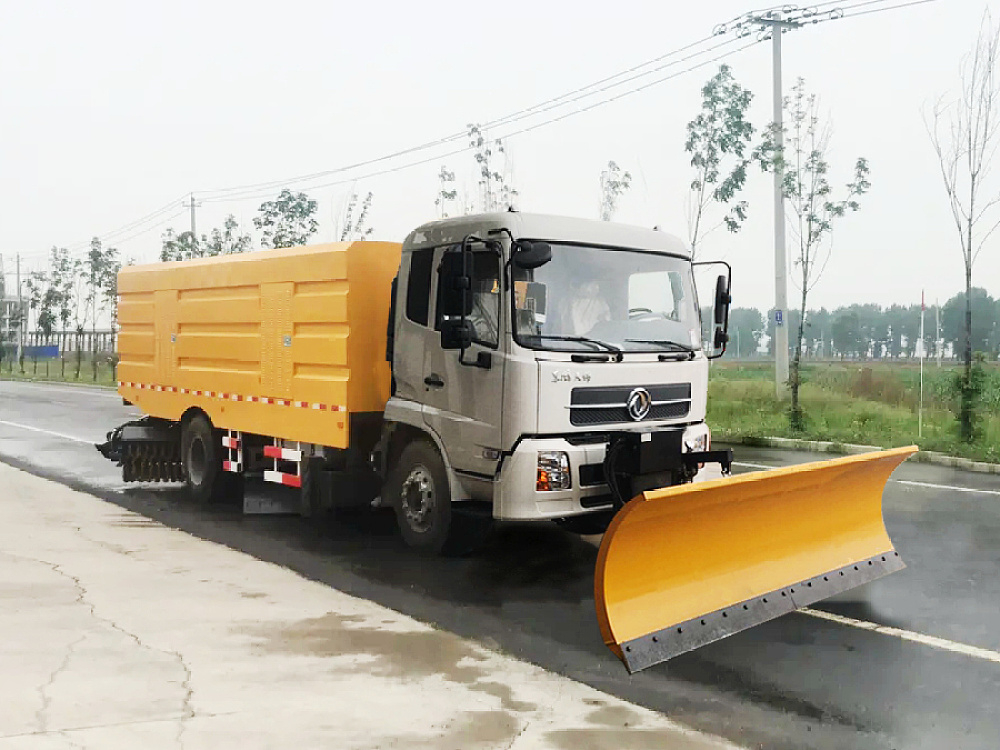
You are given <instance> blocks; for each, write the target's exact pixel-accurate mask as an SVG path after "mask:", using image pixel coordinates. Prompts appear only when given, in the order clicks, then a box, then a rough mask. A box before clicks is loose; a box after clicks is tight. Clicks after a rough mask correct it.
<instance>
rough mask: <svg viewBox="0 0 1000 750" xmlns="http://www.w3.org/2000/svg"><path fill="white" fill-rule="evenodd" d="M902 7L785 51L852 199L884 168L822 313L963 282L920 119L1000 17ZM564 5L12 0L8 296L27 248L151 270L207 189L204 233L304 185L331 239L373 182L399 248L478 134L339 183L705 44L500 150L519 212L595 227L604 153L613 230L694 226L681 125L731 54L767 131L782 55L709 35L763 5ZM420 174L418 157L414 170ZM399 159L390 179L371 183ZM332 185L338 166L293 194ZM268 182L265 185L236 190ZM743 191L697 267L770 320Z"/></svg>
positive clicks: (985, 259)
mask: <svg viewBox="0 0 1000 750" xmlns="http://www.w3.org/2000/svg"><path fill="white" fill-rule="evenodd" d="M907 1H908V0H872V2H869V3H867V4H866V5H865V6H864V8H861V7H860V6H859V7H858V8H857V9H856V10H861V9H864V10H879V11H880V12H875V13H869V14H867V15H861V16H858V17H856V18H842V19H839V20H832V21H828V22H824V23H821V24H816V25H808V26H804V27H802V28H800V29H797V30H794V31H792V32H790V33H787V34H785V35H784V36H783V37H782V47H783V53H784V54H783V77H784V84H785V91H786V93H787V91H788V89H789V88H790V87H791V85H792V84H793V83H794V81H795V79H796V78H797V77H800V76H801V77H803V78H804V79H805V80H806V83H807V86H808V88H809V90H810V91H812V92H815V93H816V94H818V95H819V97H820V101H821V109H822V112H823V114H824V116H825V117H826V118H828V119H829V120H830V121H831V123H832V128H833V131H832V132H833V135H832V140H831V143H830V148H829V152H828V157H829V161H830V165H831V174H830V177H831V182H832V183H833V184H834V185H835V186H837V187H839V186H841V185H843V184H846V182H847V181H848V180H849V179H850V176H851V174H850V171H851V167H852V165H853V164H854V161H855V159H856V158H857V157H859V156H864V157H865V158H867V159H868V161H869V163H870V167H871V176H870V179H871V184H872V187H871V190H870V192H869V193H868V194H867V195H865V196H864V197H863V199H862V207H861V210H860V211H859V212H858V213H856V214H851V215H848V216H847V217H845V218H844V219H843V220H842V221H839V222H837V224H836V226H835V229H834V233H833V244H832V254H831V257H830V260H829V262H828V264H827V265H826V267H825V270H824V272H823V275H822V276H821V277H820V279H819V280H818V282H817V283H816V285H815V287H814V288H813V289H812V290H811V291H810V293H809V307H810V308H813V307H820V306H825V307H827V308H830V309H832V308H836V307H839V306H842V305H848V304H852V303H871V302H876V303H879V304H882V305H889V304H893V303H899V304H914V303H919V301H920V295H921V291H922V290H924V291H925V294H926V298H927V301H928V304H931V303H933V302H934V301H935V300H939V301H940V302H941V303H944V301H946V300H947V299H948V298H950V297H951V296H953V295H954V294H956V293H958V292H959V291H961V290H962V289H963V286H964V272H963V266H962V260H961V253H960V246H959V244H958V239H957V233H956V230H955V227H954V224H953V220H952V218H951V214H950V211H949V208H948V204H947V201H946V197H945V193H944V188H943V186H942V182H941V176H940V171H939V167H938V163H937V161H936V157H935V154H934V152H933V149H932V147H931V143H930V140H929V138H928V135H927V131H926V128H925V124H924V120H923V116H922V112H925V111H926V110H927V108H929V107H930V106H932V105H933V103H934V102H935V101H937V100H938V98H939V97H941V96H948V95H954V94H956V93H957V90H958V87H959V82H960V79H959V68H960V63H961V61H962V58H963V55H965V54H967V52H968V51H969V50H970V48H971V47H972V45H973V43H974V41H975V38H976V34H977V31H978V28H979V24H980V19H981V18H982V15H983V13H984V11H985V10H986V9H987V5H986V4H985V3H983V2H981V1H980V0H936V2H927V3H924V4H920V5H913V6H911V7H905V8H899V9H895V10H884V9H885V8H888V7H889V6H892V5H899V4H902V3H904V2H907ZM861 2H864V0H845V2H843V3H828V2H823V3H818V4H817V5H820V6H822V8H823V9H834V8H846V9H850V8H851V6H855V5H857V4H858V3H861ZM566 7H569V6H568V4H566V3H556V2H546V0H532V1H531V2H528V1H526V0H509V2H505V3H503V4H501V5H497V4H492V3H491V4H487V3H467V2H461V3H460V2H453V1H452V0H438V2H435V3H429V4H428V3H410V2H405V3H404V2H399V1H396V2H377V1H376V0H371V1H370V2H367V3H350V4H348V3H343V2H334V3H331V2H319V1H316V0H313V1H308V2H307V1H304V0H300V1H296V0H286V1H285V2H283V3H281V4H276V3H273V2H267V3H265V2H256V1H255V0H245V1H243V2H222V1H214V0H198V1H197V2H192V1H190V0H172V2H170V3H165V2H143V3H137V2H134V0H127V1H113V0H86V2H79V0H76V1H75V2H70V1H68V0H39V1H38V2H31V3H14V2H8V3H3V4H2V6H0V113H2V114H0V169H2V175H3V178H2V179H0V220H2V226H3V228H4V231H3V233H2V236H0V255H2V259H3V264H4V265H3V270H4V272H5V274H7V288H8V290H10V289H11V288H12V286H13V277H12V272H13V270H14V257H15V254H16V253H21V254H22V256H23V258H24V260H23V261H22V272H23V273H27V272H29V271H32V270H39V269H43V268H44V267H45V264H46V263H45V261H46V255H47V252H48V249H49V248H51V247H53V246H60V247H69V248H70V249H71V250H73V251H74V252H77V253H81V252H83V250H84V249H85V248H86V245H87V243H88V242H89V239H90V238H91V237H93V236H101V237H104V238H105V239H106V241H107V242H108V243H109V244H112V245H114V246H116V247H118V248H119V249H120V251H121V253H122V255H123V256H125V257H128V258H133V259H135V260H136V261H138V262H145V261H152V260H155V259H156V257H157V255H158V253H159V250H160V242H161V234H162V232H163V231H164V230H165V229H166V228H167V227H172V228H174V229H175V230H177V231H184V230H186V229H188V228H189V221H190V218H189V212H188V211H187V209H185V208H184V207H183V206H182V202H183V201H185V200H186V199H187V198H188V196H189V195H190V194H192V193H193V194H194V196H195V199H196V202H197V203H198V206H197V211H196V220H197V229H198V232H199V233H202V232H207V231H208V230H209V229H211V228H212V227H215V226H221V225H222V222H223V220H224V219H225V217H226V215H227V214H230V213H231V214H233V215H234V216H235V218H236V219H237V221H239V222H241V224H242V225H243V226H244V227H245V228H246V229H247V230H252V219H253V216H254V215H255V213H256V210H257V207H258V206H259V205H260V203H261V202H262V201H264V200H268V199H271V198H273V197H275V196H276V195H277V193H278V192H279V191H280V189H281V188H282V187H284V186H287V187H290V188H292V189H294V190H305V191H306V192H307V193H308V194H309V195H310V197H312V198H314V199H316V200H317V201H318V202H319V212H318V217H319V219H320V221H321V227H320V232H319V234H318V235H317V236H316V238H315V239H316V241H330V240H332V239H334V238H335V236H336V233H337V225H338V220H339V219H341V218H342V216H343V211H344V206H345V205H346V202H347V199H348V196H349V195H350V194H351V192H352V191H353V192H357V193H359V194H361V195H364V194H366V193H368V192H369V191H370V192H372V193H373V204H372V211H371V226H372V227H373V228H374V233H373V235H372V237H373V238H375V239H384V240H392V241H401V240H402V239H403V238H404V237H405V235H406V234H407V232H408V231H409V230H410V229H412V228H414V227H416V226H418V225H420V224H422V223H423V222H425V221H429V220H432V219H434V218H437V216H438V208H437V207H436V206H435V203H434V201H435V197H436V195H437V192H438V189H439V184H438V181H437V173H438V171H439V170H440V169H441V167H442V166H446V167H447V168H448V169H450V170H453V171H454V172H455V173H456V175H457V179H458V185H457V186H458V189H459V190H460V191H461V192H463V193H465V194H468V195H470V196H472V195H474V194H475V193H476V179H475V171H474V170H475V164H474V160H473V157H472V153H471V151H468V150H464V151H462V152H461V153H450V152H455V151H460V150H462V149H463V148H464V147H465V146H466V145H467V139H466V138H465V137H464V136H462V137H458V138H457V139H456V140H453V141H448V142H445V143H442V144H440V145H438V146H436V147H434V148H431V149H426V150H422V151H417V152H414V153H412V154H409V155H406V156H404V157H399V158H396V159H388V160H384V161H380V162H377V163H375V164H373V165H370V166H368V167H366V168H361V169H355V170H348V171H340V172H334V170H338V169H340V168H343V167H345V166H349V165H351V164H355V163H357V162H363V161H368V160H373V159H378V158H380V157H383V156H386V155H389V154H392V153H394V152H397V151H400V150H404V149H408V148H410V147H413V146H418V145H421V144H425V143H428V142H434V141H437V140H440V139H444V138H446V137H448V136H457V135H458V134H461V133H462V132H463V131H464V130H465V129H466V128H467V125H468V124H469V123H473V122H477V123H487V122H490V121H491V120H496V119H499V118H504V117H506V116H508V115H511V114H512V113H517V112H520V111H522V110H524V109H525V108H529V107H533V106H535V105H537V104H539V103H540V102H545V101H547V100H550V99H552V98H554V97H559V96H561V95H563V94H566V93H567V92H570V91H573V90H576V89H579V88H580V87H584V86H588V85H589V84H592V83H594V82H596V81H600V80H602V79H605V78H607V77H609V76H612V75H614V74H616V73H619V72H621V71H624V70H628V69H630V68H633V67H635V66H639V65H641V64H643V63H645V62H647V61H650V60H653V59H655V58H660V57H661V56H664V55H668V54H670V53H672V52H674V51H676V50H678V49H680V48H683V47H686V46H687V45H691V44H693V43H698V42H701V45H700V46H695V47H693V48H691V49H690V50H688V51H687V52H683V53H681V54H679V55H674V56H673V57H667V58H664V59H663V60H661V61H660V62H659V63H656V65H664V64H665V63H672V66H671V67H666V68H663V69H662V70H660V71H659V72H657V73H654V74H651V75H647V76H644V77H641V78H637V79H636V80H634V81H632V82H630V83H627V84H625V85H622V86H619V87H614V88H608V89H607V90H606V91H603V92H600V93H597V94H596V95H593V96H590V97H587V98H582V99H580V100H579V101H576V102H573V103H571V104H569V105H568V106H563V107H559V108H552V109H550V110H547V111H544V112H541V113H536V114H535V115H534V116H533V117H527V118H523V119H521V120H517V121H514V122H508V123H507V124H506V125H499V126H495V127H493V128H491V129H489V131H488V134H489V136H490V137H491V138H502V137H505V136H506V137H507V138H506V156H507V158H508V169H509V172H510V175H511V178H512V184H513V186H514V187H515V188H516V189H517V190H518V193H519V194H518V196H517V198H516V199H515V205H516V206H517V207H518V209H520V210H523V211H533V212H544V213H556V214H565V215H570V216H581V217H587V218H597V217H598V211H599V201H600V189H599V180H600V173H601V171H602V169H603V168H604V167H605V166H606V165H607V163H608V161H609V160H614V161H616V162H617V163H618V164H619V165H620V166H621V167H622V169H624V170H628V171H629V172H630V173H631V175H632V178H633V179H632V186H631V188H630V190H629V191H628V192H627V193H626V194H625V195H624V197H623V198H622V200H621V203H620V206H619V209H618V212H617V214H616V215H615V220H616V221H621V222H626V223H631V224H637V225H641V226H654V225H658V226H660V227H661V228H662V229H664V230H666V231H670V232H673V233H675V234H677V235H679V236H681V237H686V236H687V232H688V229H687V219H686V215H687V210H686V195H687V192H688V186H689V185H690V181H691V179H692V177H693V171H692V168H691V167H690V164H689V161H690V157H689V155H688V154H686V153H685V151H684V141H685V126H686V123H687V122H688V121H689V120H691V119H692V118H693V117H694V116H695V115H696V114H697V113H698V109H699V107H700V89H701V86H702V85H703V84H704V83H705V81H707V80H708V79H709V78H710V77H711V76H712V75H713V74H714V73H715V72H716V71H717V70H718V65H719V64H720V62H723V61H724V62H725V63H727V64H728V65H730V66H731V68H732V70H733V73H734V75H735V77H736V78H737V80H738V81H739V82H740V83H741V84H742V85H743V86H745V87H746V88H748V89H750V90H751V91H752V92H753V93H754V100H753V104H752V107H751V117H752V119H753V122H754V123H755V125H756V126H757V127H758V129H761V128H765V127H766V126H767V123H768V122H769V121H770V119H771V106H772V95H771V85H772V78H771V62H772V61H771V44H770V43H769V42H763V43H757V44H750V45H749V47H748V48H746V49H743V47H744V46H746V45H748V44H749V43H750V42H754V41H756V39H757V37H756V35H752V36H750V37H748V38H746V39H742V40H739V39H736V38H735V36H734V35H733V34H731V33H730V34H728V35H724V36H720V37H715V38H709V37H710V36H711V34H712V32H713V30H714V29H715V28H716V27H717V25H718V24H720V23H722V22H726V21H729V20H730V19H733V18H734V17H737V16H740V15H742V14H745V13H747V12H748V11H752V10H754V9H755V8H759V7H763V6H754V5H750V4H748V3H746V2H733V1H731V0H716V1H715V2H711V3H707V2H706V3H690V2H675V1H674V0H661V1H660V2H657V3H653V2H639V1H637V0H619V1H618V2H616V3H613V4H607V3H601V4H597V3H594V2H584V3H577V4H574V5H573V6H572V7H573V10H572V11H569V12H568V11H566V10H565V8H566ZM993 10H994V12H996V10H997V8H993ZM848 12H849V11H848ZM996 15H998V16H1000V13H996ZM724 42H725V43H726V44H724V45H723V46H721V47H719V48H717V49H715V50H714V51H712V52H709V53H707V54H702V55H700V56H697V57H690V58H689V59H687V60H681V59H680V58H683V57H685V56H688V55H692V54H693V53H695V52H699V51H704V50H706V49H707V48H708V47H711V46H713V45H718V44H721V43H724ZM726 53H732V54H730V55H729V56H728V57H726V58H725V59H724V60H713V58H716V57H718V56H719V55H722V54H726ZM698 65H701V67H694V66H698ZM690 68H694V69H690ZM689 69H690V70H689ZM647 70H649V67H645V68H640V69H638V70H637V71H636V72H637V73H639V72H643V71H647ZM632 75H635V73H633V74H632ZM667 76H673V77H672V78H670V79H669V80H661V81H660V82H659V83H653V82H654V81H657V80H660V79H664V78H666V77H667ZM615 80H620V79H615ZM647 84H650V85H647ZM605 85H606V86H607V84H605ZM639 86H645V88H643V89H642V90H640V91H635V92H634V93H629V94H627V95H623V96H619V97H618V98H616V99H615V100H614V101H609V102H607V103H605V104H603V105H601V106H596V107H592V108H591V109H589V110H587V111H584V112H579V111H578V110H580V109H581V108H582V107H585V106H588V105H592V104H594V103H596V102H599V101H603V100H606V99H609V98H610V97H612V96H615V95H617V94H622V93H623V92H626V91H632V90H634V89H636V88H637V87H639ZM557 117H558V118H561V119H558V120H557V121H554V122H549V123H547V124H545V121H547V120H552V119H553V118H557ZM535 126H537V127H535ZM526 127H531V129H530V130H529V131H528V132H521V133H515V132H514V131H518V130H522V129H525V128H526ZM417 161H423V162H424V163H423V164H419V165H417V166H412V167H409V168H403V167H406V166H407V165H410V164H413V163H414V162H417ZM385 170H392V171H389V172H387V173H384V174H374V173H376V172H379V171H385ZM320 172H327V173H328V174H327V175H325V176H323V177H320V178H317V179H314V180H312V181H298V182H296V181H294V180H292V179H291V178H295V177H298V176H302V175H310V174H315V173H320ZM260 183H269V184H267V185H266V186H265V187H263V188H260V189H257V190H250V191H246V190H244V191H242V192H240V191H237V190H232V188H239V187H242V186H246V185H257V184H260ZM331 183H337V184H331ZM998 189H1000V165H998V167H997V173H996V174H995V175H994V176H993V178H991V180H990V182H989V183H988V184H987V185H986V187H985V190H986V191H987V192H989V193H990V194H991V195H995V194H997V192H998ZM742 197H743V198H744V199H746V200H747V201H748V202H749V204H750V213H749V218H748V220H747V222H746V224H745V225H744V228H743V230H742V231H741V232H740V233H739V234H731V233H729V232H727V231H726V230H725V229H724V228H723V229H719V230H717V231H716V232H714V233H712V234H710V235H708V237H706V238H705V240H704V242H703V244H702V246H701V248H700V250H699V258H700V259H705V260H708V259H724V260H726V261H728V262H729V263H731V264H732V267H733V294H734V298H735V299H734V303H735V304H736V305H737V306H753V307H757V308H759V309H762V310H766V309H767V308H769V307H771V306H773V300H774V245H773V223H772V222H773V208H772V203H771V201H772V182H771V177H770V176H769V175H765V174H762V173H759V172H753V173H751V176H750V178H749V179H748V183H747V186H746V189H745V192H744V194H743V196H742ZM998 218H1000V216H998ZM789 272H790V279H789V283H788V292H789V298H790V300H797V298H798V295H799V286H798V284H796V282H795V273H796V272H797V268H796V266H795V265H794V264H791V263H790V264H789ZM973 283H974V284H975V285H977V286H983V287H985V288H986V289H987V290H988V291H989V292H990V293H991V294H992V295H993V296H995V297H996V296H1000V233H998V235H996V236H994V237H993V238H992V239H991V240H990V241H989V242H988V243H987V244H986V246H985V247H984V249H983V251H982V253H981V255H980V256H979V259H978V260H977V262H976V265H975V268H974V272H973ZM792 304H794V303H792Z"/></svg>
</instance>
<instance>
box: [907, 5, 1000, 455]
mask: <svg viewBox="0 0 1000 750" xmlns="http://www.w3.org/2000/svg"><path fill="white" fill-rule="evenodd" d="M998 53H1000V32H998V31H997V30H994V29H993V23H992V18H991V17H990V14H989V11H987V12H986V13H984V14H983V19H982V22H981V23H980V26H979V35H978V37H977V38H976V44H975V46H974V47H973V48H972V51H971V52H970V53H969V54H968V55H967V56H966V58H965V59H964V61H963V62H962V66H961V81H962V87H961V91H960V93H959V95H958V96H957V97H955V98H954V99H951V100H948V99H946V98H945V97H942V98H940V99H939V100H938V101H937V102H936V104H935V105H934V107H933V109H932V110H931V113H930V117H929V118H928V117H927V116H926V114H925V117H924V124H925V125H926V126H927V132H928V134H929V135H930V139H931V143H932V144H933V145H934V151H935V153H936V154H937V157H938V163H939V164H940V166H941V178H942V180H943V181H944V188H945V192H946V193H947V195H948V205H949V207H950V208H951V214H952V218H953V219H954V221H955V229H956V230H957V231H958V237H959V244H960V248H961V251H962V262H963V263H964V264H965V326H964V329H965V330H964V332H963V337H962V349H963V359H964V364H965V369H964V373H963V376H962V382H961V384H960V391H961V398H960V405H959V432H960V435H961V437H962V439H963V440H965V441H967V442H970V441H972V439H973V435H974V432H975V424H974V414H973V412H974V407H975V399H976V382H975V381H974V378H973V373H972V266H973V264H975V262H976V258H977V257H978V256H979V253H980V251H981V250H982V249H983V245H984V243H985V242H986V240H987V239H988V238H989V237H990V235H991V234H993V232H994V231H995V230H996V228H997V226H1000V219H997V218H996V212H995V211H994V210H993V209H995V208H996V207H997V204H998V203H1000V192H986V191H987V190H988V187H987V183H988V182H989V177H990V174H991V172H992V167H993V157H994V156H995V154H996V150H997V146H998V145H1000V141H998V129H997V127H998V119H997V118H998V115H1000V112H998V102H1000V76H998V75H997V58H998Z"/></svg>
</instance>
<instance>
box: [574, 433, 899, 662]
mask: <svg viewBox="0 0 1000 750" xmlns="http://www.w3.org/2000/svg"><path fill="white" fill-rule="evenodd" d="M916 450H917V448H916V446H911V447H907V448H897V449H894V450H888V451H881V452H878V453H866V454H862V455H857V456H848V457H845V458H837V459H833V460H829V461H821V462H815V463H808V464H802V465H799V466H793V467H789V468H782V469H774V470H771V471H761V472H755V473H751V474H743V475H740V476H734V477H727V478H723V479H718V480H713V481H709V482H703V483H698V484H686V485H680V486H676V487H669V488H666V489H659V490H652V491H647V492H643V493H642V494H640V495H638V496H636V497H635V498H633V499H632V500H631V501H630V502H629V503H627V504H626V505H625V507H624V508H622V510H621V511H619V512H618V514H617V515H616V516H615V518H614V520H613V521H612V522H611V525H610V527H609V528H608V530H607V533H605V535H604V539H603V540H602V543H601V548H600V552H599V554H598V559H597V567H596V570H595V577H594V599H595V603H596V606H597V617H598V621H599V624H600V627H601V633H602V635H603V637H604V642H605V643H606V644H607V645H608V647H609V648H610V649H611V650H612V651H613V652H614V653H615V654H617V655H618V657H619V658H621V659H622V661H623V662H625V665H626V666H627V667H628V669H629V670H630V671H633V672H634V671H637V670H640V669H644V668H646V667H648V666H650V665H652V664H656V663H658V662H661V661H664V660H666V659H669V658H671V657H673V656H676V655H677V654H680V653H683V652H685V651H689V650H691V649H694V648H697V647H699V646H702V645H704V644H706V643H710V642H712V641H715V640H718V639H720V638H724V637H725V636H727V635H731V634H732V633H735V632H738V631H740V630H743V629H745V628H749V627H752V626H754V625H757V624H759V623H761V622H764V621H766V620H770V619H772V618H774V617H778V616H780V615H782V614H785V613H786V612H790V611H792V610H794V609H798V608H801V607H805V606H808V605H809V604H811V603H813V602H816V601H818V600H820V599H825V598H827V597H829V596H833V595H834V594H837V593H839V592H841V591H845V590H847V589H850V588H853V587H855V586H859V585H861V584H864V583H867V582H869V581H872V580H874V579H876V578H878V577H880V576H883V575H886V574H888V573H891V572H893V571H896V570H899V569H901V568H902V567H904V565H903V562H902V560H901V559H900V557H899V555H898V553H897V552H896V551H895V550H894V549H893V546H892V542H891V541H890V539H889V536H888V534H887V533H886V529H885V525H884V523H883V520H882V491H883V489H884V487H885V483H886V481H887V480H888V479H889V475H890V474H891V473H892V471H893V470H894V469H895V468H896V467H897V466H898V465H899V464H900V463H902V462H903V461H904V460H906V458H907V457H908V456H909V455H910V454H912V453H913V452H914V451H916Z"/></svg>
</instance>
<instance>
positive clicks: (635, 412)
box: [625, 388, 653, 422]
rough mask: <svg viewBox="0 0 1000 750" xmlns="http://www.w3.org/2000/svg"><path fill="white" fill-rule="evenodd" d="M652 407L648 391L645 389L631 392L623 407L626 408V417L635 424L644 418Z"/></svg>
mask: <svg viewBox="0 0 1000 750" xmlns="http://www.w3.org/2000/svg"><path fill="white" fill-rule="evenodd" d="M652 405H653V399H652V398H651V397H650V395H649V391H647V390H646V389H645V388H636V389H635V390H633V391H632V392H631V393H630V394H628V401H626V402H625V406H626V407H627V408H628V415H629V416H630V417H632V419H634V420H635V421H636V422H639V421H641V420H643V419H645V418H646V415H648V414H649V409H650V407H651V406H652Z"/></svg>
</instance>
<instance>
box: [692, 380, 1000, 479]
mask: <svg viewBox="0 0 1000 750" xmlns="http://www.w3.org/2000/svg"><path fill="white" fill-rule="evenodd" d="M773 368H774V365H773V364H772V363H767V362H765V363H758V362H755V363H741V362H727V363H715V364H713V365H712V369H711V373H710V377H709V387H708V421H709V424H710V425H711V426H712V432H713V434H714V435H715V436H717V437H719V438H723V439H724V438H726V437H730V438H734V437H739V438H743V439H751V440H752V439H753V438H755V437H769V436H773V437H792V438H802V439H806V440H824V441H830V442H835V443H860V444H863V445H877V446H881V447H884V448H890V447H895V446H900V445H909V444H911V443H915V444H917V445H919V446H920V448H921V449H922V450H930V451H939V452H942V453H947V454H949V455H953V456H963V457H966V458H973V459H976V460H980V461H992V462H1000V368H997V367H996V366H994V365H987V366H986V368H987V372H986V387H985V388H984V392H983V395H982V399H981V403H980V408H979V411H978V415H977V417H978V419H977V427H978V435H977V439H976V440H975V441H974V442H972V443H964V442H962V441H961V440H959V438H958V421H957V419H956V417H955V413H956V412H955V405H956V396H955V393H954V390H953V388H952V386H951V382H952V379H953V378H954V375H955V373H956V372H957V370H958V369H959V368H957V367H955V366H949V367H942V368H940V369H939V368H937V367H936V366H934V365H931V366H926V365H925V369H924V413H923V429H922V431H921V432H922V435H921V436H919V437H918V408H919V401H920V385H919V384H920V373H919V368H918V367H917V366H916V365H911V364H908V363H907V364H900V363H867V362H865V363H861V362H848V363H841V362H832V363H810V364H808V365H806V366H804V368H803V383H802V387H801V390H800V394H799V395H800V400H801V403H802V407H803V410H804V411H805V416H806V424H805V428H804V429H803V430H801V431H795V430H792V429H791V427H790V425H789V420H788V414H787V408H788V407H787V403H779V402H778V401H777V399H776V398H775V393H774V369H773Z"/></svg>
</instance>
